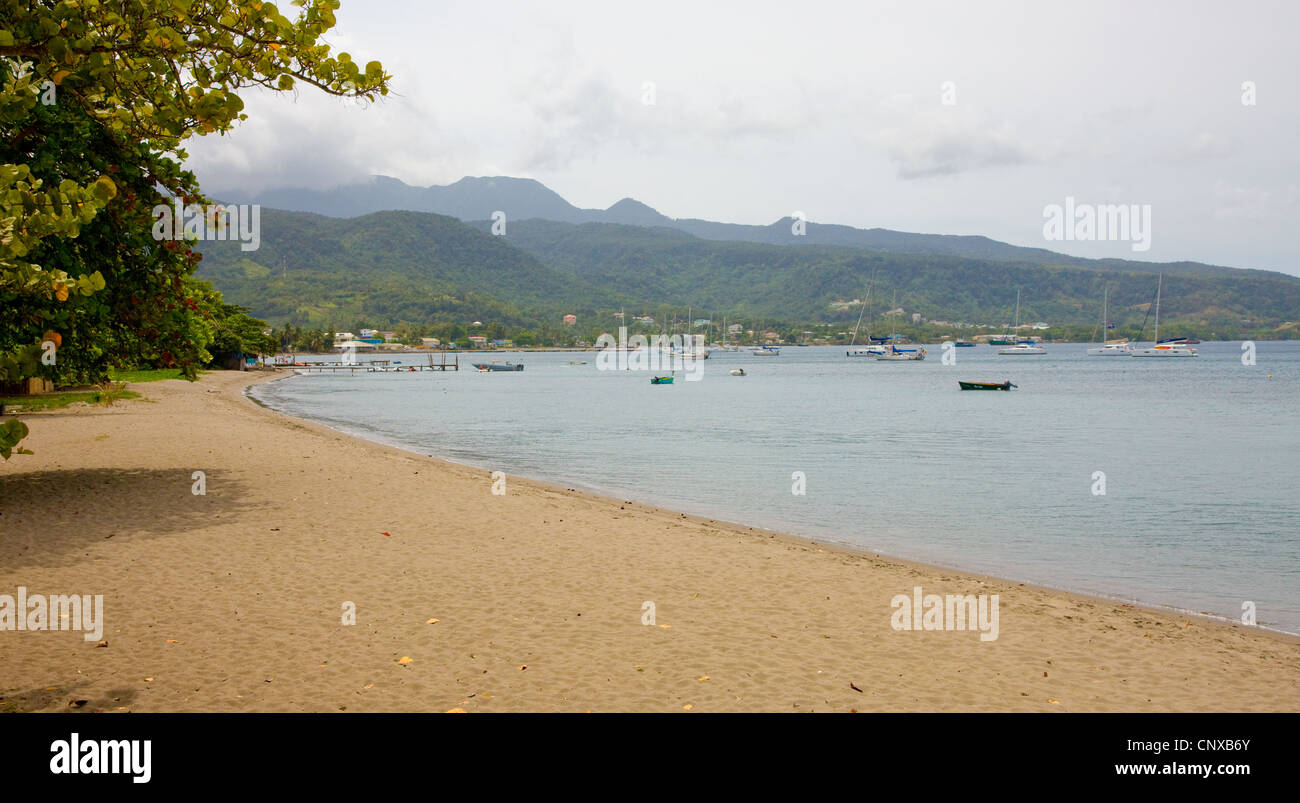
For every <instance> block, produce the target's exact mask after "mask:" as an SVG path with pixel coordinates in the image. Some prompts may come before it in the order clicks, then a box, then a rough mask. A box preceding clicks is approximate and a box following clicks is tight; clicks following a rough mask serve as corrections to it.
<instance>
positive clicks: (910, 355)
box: [876, 344, 925, 362]
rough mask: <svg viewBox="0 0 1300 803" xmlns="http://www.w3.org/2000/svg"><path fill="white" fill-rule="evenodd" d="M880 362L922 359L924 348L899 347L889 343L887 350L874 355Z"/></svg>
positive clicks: (923, 357)
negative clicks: (876, 355)
mask: <svg viewBox="0 0 1300 803" xmlns="http://www.w3.org/2000/svg"><path fill="white" fill-rule="evenodd" d="M876 359H877V360H880V361H881V362H905V361H908V360H924V359H925V349H923V348H915V349H900V348H899V347H898V346H895V345H892V344H891V345H890V346H889V350H888V351H887V352H885V353H884V354H881V355H880V356H878V357H876Z"/></svg>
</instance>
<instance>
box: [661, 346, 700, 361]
mask: <svg viewBox="0 0 1300 803" xmlns="http://www.w3.org/2000/svg"><path fill="white" fill-rule="evenodd" d="M664 355H665V356H668V357H675V358H677V359H679V360H707V359H708V358H709V350H708V349H706V348H705V347H703V346H681V347H676V346H675V347H673V348H668V349H664Z"/></svg>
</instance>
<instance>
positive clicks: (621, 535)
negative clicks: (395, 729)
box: [0, 373, 1300, 712]
mask: <svg viewBox="0 0 1300 803" xmlns="http://www.w3.org/2000/svg"><path fill="white" fill-rule="evenodd" d="M268 378H270V377H269V376H263V377H256V376H254V375H250V374H238V373H214V374H209V375H206V376H205V377H204V378H203V380H202V381H201V382H198V383H194V384H190V383H186V382H180V381H166V382H155V383H150V384H142V385H134V386H132V389H133V390H136V391H138V392H140V393H142V394H143V396H144V397H145V398H144V399H142V400H136V401H128V402H120V403H118V404H117V405H115V406H114V407H112V408H98V407H96V408H80V409H75V410H63V411H55V412H50V413H46V414H34V415H30V416H26V417H25V420H26V421H27V423H28V424H29V425H30V426H31V429H32V435H31V437H30V439H29V441H28V442H27V443H26V444H25V445H27V446H28V447H29V448H31V449H33V450H34V451H35V452H36V454H35V455H34V456H21V457H16V458H14V459H12V460H10V461H9V462H7V463H0V594H10V595H15V594H16V593H17V588H18V586H24V587H25V588H26V589H27V591H28V593H29V594H73V593H82V594H103V595H104V617H105V620H106V621H105V627H104V634H103V637H104V639H106V640H107V642H108V645H107V646H106V647H97V646H95V644H94V643H93V642H87V641H85V640H84V639H83V636H82V634H81V633H77V632H30V631H22V632H18V631H0V697H2V698H3V699H0V710H17V711H67V710H79V711H93V710H96V709H102V710H104V711H109V712H112V711H341V710H346V711H449V710H456V709H460V710H465V711H470V712H477V711H579V712H581V711H683V710H691V711H697V712H698V711H778V712H783V711H851V710H857V711H1219V710H1233V711H1297V710H1300V639H1295V638H1291V637H1287V636H1279V635H1275V634H1270V633H1267V632H1263V631H1260V630H1257V629H1253V628H1248V627H1244V626H1240V625H1231V624H1224V623H1220V622H1215V621H1212V620H1208V619H1201V618H1195V617H1193V618H1189V617H1187V616H1183V615H1180V614H1176V613H1168V612H1161V611H1153V610H1148V609H1143V608H1140V607H1131V606H1126V605H1121V604H1118V603H1114V602H1109V601H1105V600H1099V599H1091V598H1085V597H1078V596H1074V595H1070V594H1065V593H1061V592H1055V591H1048V590H1044V589H1040V588H1034V587H1029V586H1023V585H1019V584H1017V583H1013V582H1007V581H1000V580H995V579H991V578H986V577H978V576H975V575H968V574H960V573H957V572H952V571H947V570H942V569H936V568H931V567H926V566H920V565H916V564H911V563H906V562H903V561H898V560H892V559H884V558H881V557H878V556H874V555H869V554H859V553H851V552H848V551H845V550H842V549H834V548H831V547H827V546H824V545H819V544H814V543H811V542H808V541H800V540H797V539H792V538H787V537H783V536H780V535H777V534H773V533H768V532H764V531H760V530H757V529H754V530H751V529H749V528H747V527H737V526H732V525H725V524H721V523H717V524H715V523H712V522H709V521H705V520H700V519H695V518H690V517H686V516H683V515H681V514H678V513H673V512H670V511H664V510H657V509H654V508H651V507H648V506H645V505H640V504H630V503H624V502H621V501H619V500H617V499H609V498H602V497H596V496H592V495H589V494H584V493H577V492H570V491H566V490H565V489H564V488H560V487H553V486H548V485H545V484H542V483H538V482H531V481H527V480H523V479H519V478H515V477H510V478H508V479H507V487H506V491H507V493H506V495H504V496H494V495H493V494H492V493H491V487H492V478H491V476H490V473H489V472H488V471H485V470H480V469H474V468H469V467H465V466H459V465H455V464H450V463H446V462H443V461H439V460H435V459H432V458H428V457H424V456H420V455H416V454H412V453H408V452H403V451H401V450H397V449H391V448H387V447H384V446H379V445H376V444H372V443H369V442H366V441H362V440H359V439H356V438H352V437H349V436H346V435H343V434H340V433H337V432H334V431H332V430H330V429H327V428H325V427H321V426H318V425H315V424H311V423H305V422H301V421H297V420H294V419H291V418H288V417H285V416H282V415H280V414H278V413H275V412H272V411H270V410H266V409H263V408H260V407H258V406H257V405H255V404H253V403H252V402H251V401H249V400H248V399H246V398H244V397H243V395H242V390H243V388H244V387H245V386H246V385H247V384H248V383H249V382H250V381H260V380H264V379H268ZM196 470H201V471H204V472H205V473H206V483H207V493H206V495H204V496H198V495H194V494H193V493H192V490H191V489H192V485H193V482H194V481H193V480H192V479H191V474H192V472H194V471H196ZM917 585H920V586H922V587H923V588H924V590H925V592H926V593H939V594H965V593H972V594H980V593H983V594H998V595H1000V596H999V599H1000V605H999V613H1000V622H999V637H998V638H997V640H996V641H987V642H985V641H981V640H980V639H979V637H978V633H975V632H970V631H951V632H949V631H940V632H933V631H928V632H927V631H920V632H917V631H911V632H909V631H895V630H894V629H892V628H891V626H890V619H891V614H892V613H893V610H892V609H891V607H890V601H891V599H892V598H893V597H894V595H896V594H900V593H901V594H910V593H911V591H912V588H913V587H914V586H917ZM646 601H650V602H653V603H654V604H655V606H656V611H655V614H656V622H655V624H654V625H653V626H648V625H644V624H642V618H643V607H642V606H643V603H644V602H646ZM345 602H351V603H354V604H355V610H356V614H355V615H356V624H355V625H344V624H342V617H343V615H344V608H343V606H344V603H345ZM431 619H436V620H437V621H436V622H435V623H430V622H429V620H431ZM407 658H409V659H410V660H409V662H403V663H399V661H404V659H407ZM80 700H85V701H86V702H85V703H84V704H83V705H81V706H80V707H74V706H75V701H80Z"/></svg>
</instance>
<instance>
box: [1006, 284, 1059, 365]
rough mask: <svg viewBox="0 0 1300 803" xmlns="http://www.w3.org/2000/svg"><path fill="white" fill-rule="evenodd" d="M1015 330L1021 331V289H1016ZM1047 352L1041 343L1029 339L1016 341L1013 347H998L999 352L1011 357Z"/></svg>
mask: <svg viewBox="0 0 1300 803" xmlns="http://www.w3.org/2000/svg"><path fill="white" fill-rule="evenodd" d="M1015 331H1017V332H1019V331H1020V291H1019V290H1017V291H1016V329H1015ZM1046 353H1047V352H1046V351H1044V350H1043V347H1042V346H1040V345H1038V344H1037V343H1034V342H1032V341H1029V340H1021V341H1020V342H1019V343H1016V344H1015V345H1014V346H1012V347H1011V348H1007V349H998V354H1002V355H1005V356H1010V357H1014V356H1020V355H1030V356H1032V355H1035V354H1046Z"/></svg>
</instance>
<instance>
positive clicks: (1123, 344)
mask: <svg viewBox="0 0 1300 803" xmlns="http://www.w3.org/2000/svg"><path fill="white" fill-rule="evenodd" d="M1132 353H1133V344H1132V343H1130V342H1128V341H1127V340H1107V341H1106V342H1105V344H1104V345H1101V346H1093V347H1092V348H1090V349H1088V356H1089V357H1128V356H1129V355H1131V354H1132Z"/></svg>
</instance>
